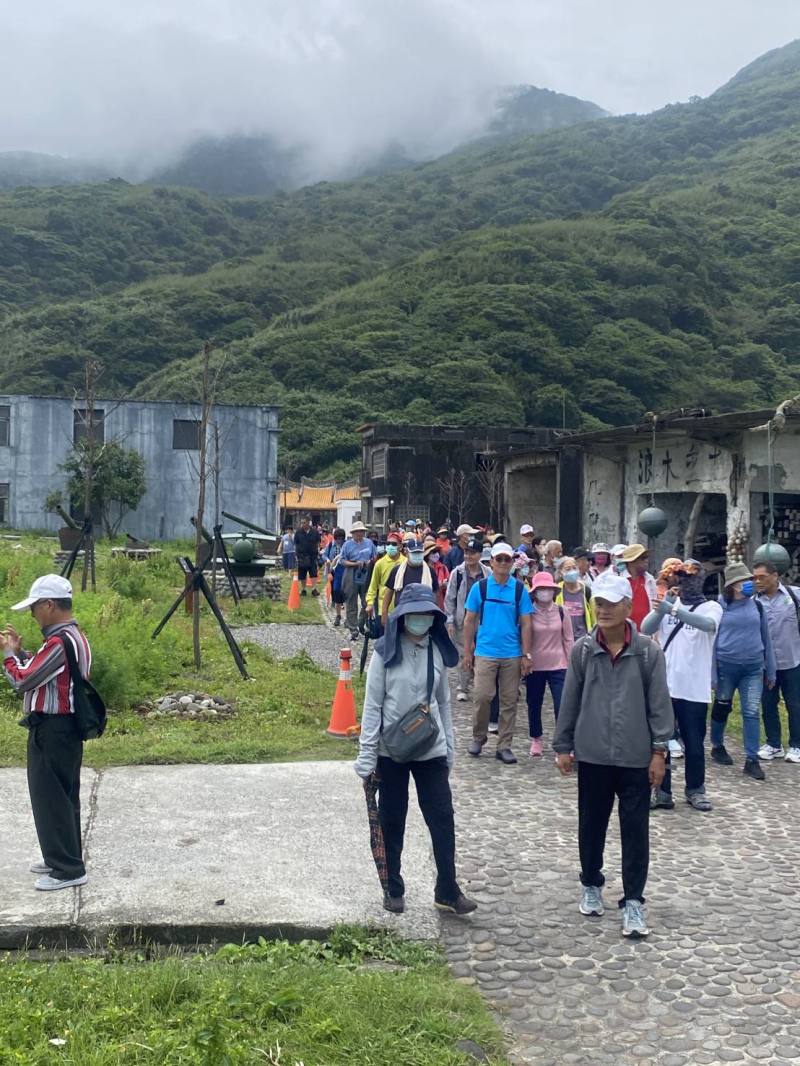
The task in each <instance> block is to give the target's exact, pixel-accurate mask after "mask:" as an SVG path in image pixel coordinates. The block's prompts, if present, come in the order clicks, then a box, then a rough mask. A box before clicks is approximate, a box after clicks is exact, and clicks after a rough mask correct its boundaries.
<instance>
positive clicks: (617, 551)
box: [611, 544, 628, 556]
mask: <svg viewBox="0 0 800 1066" xmlns="http://www.w3.org/2000/svg"><path fill="white" fill-rule="evenodd" d="M627 548H628V545H627V544H615V545H614V547H613V548H612V549H611V554H612V555H615V556H616V555H622V553H623V552H624V551H627Z"/></svg>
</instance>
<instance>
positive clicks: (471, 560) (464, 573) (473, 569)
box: [444, 537, 492, 703]
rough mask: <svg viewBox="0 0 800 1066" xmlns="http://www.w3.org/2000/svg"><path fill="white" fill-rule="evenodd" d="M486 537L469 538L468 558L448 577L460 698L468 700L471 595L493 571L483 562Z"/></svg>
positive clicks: (447, 595) (449, 615)
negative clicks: (466, 627)
mask: <svg viewBox="0 0 800 1066" xmlns="http://www.w3.org/2000/svg"><path fill="white" fill-rule="evenodd" d="M482 552H483V541H482V540H481V538H480V537H476V538H473V539H472V540H469V541H467V543H466V545H465V546H464V562H463V563H461V564H459V565H458V566H457V567H456V568H455V570H453V571H452V573H451V574H450V577H449V578H448V581H447V592H446V593H445V597H444V610H445V615H446V616H447V632H448V635H449V637H450V639H451V640H452V641H453V643H454V644H455V646H456V648H457V649H458V655H459V662H458V673H457V675H456V676H457V681H456V699H457V700H458V701H459V702H460V703H463V702H466V700H467V698H468V696H467V693H468V692H469V688H470V684H471V683H472V672H471V671H469V670H465V668H464V664H463V661H462V660H463V656H464V616H465V614H466V604H467V597H468V596H469V594H470V592H471V591H472V586H473V585H474V584H475V582H476V581H481V580H483V578H486V577H488V576H489V575H490V574H491V572H492V571H491V570H490V568H489V567H488V566H486V565H485V564H484V563H482V562H481V553H482Z"/></svg>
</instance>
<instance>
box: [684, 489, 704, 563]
mask: <svg viewBox="0 0 800 1066" xmlns="http://www.w3.org/2000/svg"><path fill="white" fill-rule="evenodd" d="M705 500H706V494H705V493H704V492H698V494H697V496H695V499H694V503H693V504H692V509H691V511H690V512H689V524H688V525H687V527H686V536H685V537H684V544H683V557H684V559H691V558H692V555H693V554H694V541H695V537H696V536H697V526H698V524H699V522H700V515H701V513H702V511H703V504H704V503H705Z"/></svg>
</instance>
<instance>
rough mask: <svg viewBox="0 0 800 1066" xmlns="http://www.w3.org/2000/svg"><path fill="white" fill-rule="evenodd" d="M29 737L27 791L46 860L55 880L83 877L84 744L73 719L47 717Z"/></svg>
mask: <svg viewBox="0 0 800 1066" xmlns="http://www.w3.org/2000/svg"><path fill="white" fill-rule="evenodd" d="M41 717H42V721H41V722H40V723H38V724H37V725H35V726H34V727H33V728H32V729H31V731H30V733H29V734H28V790H29V792H30V796H31V807H32V808H33V821H34V824H35V825H36V835H37V836H38V837H39V846H40V847H41V849H42V858H43V859H44V861H45V864H46V865H47V866H49V867H50V868H51V869H52V871H53V873H52V875H51V876H52V877H56V878H58V879H59V880H61V881H70V880H72V879H73V878H75V877H83V875H84V874H85V873H86V867H85V866H84V865H83V857H82V850H81V761H82V759H83V741H82V740H81V739H80V737H79V736H78V732H77V730H76V728H75V722H74V721H73V718H72V715H55V714H53V715H50V714H48V715H42V716H41Z"/></svg>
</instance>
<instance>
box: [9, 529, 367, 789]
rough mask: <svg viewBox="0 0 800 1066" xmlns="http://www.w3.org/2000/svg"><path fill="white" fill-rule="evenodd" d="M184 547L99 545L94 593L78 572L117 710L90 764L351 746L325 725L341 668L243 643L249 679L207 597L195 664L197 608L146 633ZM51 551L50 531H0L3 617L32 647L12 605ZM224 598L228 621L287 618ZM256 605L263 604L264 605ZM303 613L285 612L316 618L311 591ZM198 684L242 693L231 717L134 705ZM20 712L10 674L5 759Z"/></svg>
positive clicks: (330, 751)
mask: <svg viewBox="0 0 800 1066" xmlns="http://www.w3.org/2000/svg"><path fill="white" fill-rule="evenodd" d="M17 545H19V546H17ZM181 547H183V546H181ZM178 550H179V549H178V547H176V546H170V545H165V546H164V552H163V554H162V555H161V556H160V557H158V558H156V559H152V560H150V561H148V562H146V563H134V562H131V561H130V560H127V559H125V558H118V559H112V558H111V556H110V548H109V547H108V546H106V545H101V546H100V548H99V550H98V560H97V563H98V566H97V569H98V575H97V576H98V591H97V593H95V594H93V593H91V592H85V593H81V592H80V591H79V590H80V571H77V570H76V572H75V573H74V574H73V577H74V578H75V580H74V582H73V584H74V586H75V587H76V594H75V616H76V617H77V618H78V620H79V621H80V623H81V625H82V626H83V627H84V629H85V630H86V632H87V634H88V636H89V640H90V641H91V643H92V650H93V653H94V667H93V671H92V679H93V681H94V683H95V684H96V685H97V687H98V689H99V690H100V692H102V694H103V697H104V698H105V700H106V703H107V704H108V705H109V708H110V710H111V713H110V715H109V726H108V729H107V731H106V734H105V736H104V737H103V738H102V739H101V740H100V741H93V742H92V743H90V744H87V746H86V750H85V759H86V762H87V764H88V765H91V766H95V767H98V768H101V767H106V766H122V765H133V764H141V763H186V762H219V763H232V762H268V761H272V760H289V759H313V758H320V759H326V758H332V759H339V758H351V757H353V756H354V745H353V743H352V742H347V741H341V740H334V739H333V738H331V737H328V736H327V734H326V733H325V728H326V726H327V724H328V719H329V717H330V707H331V701H332V699H333V693H334V689H335V686H336V677H335V676H334V675H333V674H330V673H328V672H326V671H323V670H320V669H319V668H317V667H315V666H314V664H313V663H312V662H311V661H310V659H308V657H307V656H299V657H298V658H297V659H296V660H294V661H288V662H278V661H276V660H274V659H273V658H272V657H271V656H270V654H269V652H268V651H266V650H264V649H262V648H260V647H258V646H256V645H248V644H245V645H244V651H245V654H246V656H247V660H248V668H249V671H250V673H251V674H252V675H253V679H252V680H251V681H243V680H242V679H241V678H240V675H239V673H238V671H237V669H236V666H235V664H234V662H233V660H232V658H231V656H230V653H229V651H228V648H227V645H226V644H225V641H224V639H223V637H222V635H221V633H220V631H219V628H218V627H217V624H216V622H215V621H214V619H213V618H212V617H211V613H210V611H209V610H208V609H207V608H205V607H204V610H203V622H202V642H203V665H202V668H201V669H200V671H199V672H198V671H195V668H194V663H193V657H192V643H191V623H190V619H189V618H188V616H187V615H186V614H185V613H184V611H183V608H182V607H181V608H180V610H179V611H178V612H176V614H175V615H173V617H172V619H171V620H170V622H169V623H168V624H167V626H166V628H165V629H164V631H163V632H162V633H161V634H160V636H159V637H158V639H157V640H155V641H153V640H151V633H152V632H153V630H154V629H155V627H156V625H157V624H158V622H159V621H160V620H161V618H162V617H163V615H164V614H165V612H166V610H167V608H168V607H169V606H170V604H171V603H172V601H173V600H174V599H175V597H176V596H177V595H178V593H179V592H180V589H181V572H180V570H179V568H178V566H177V564H176V563H175V561H174V556H175V555H176V554H177V553H178ZM184 550H185V548H184ZM53 551H54V542H53V541H48V540H45V539H44V538H41V537H38V538H37V537H32V536H25V537H21V538H20V539H19V541H2V542H0V618H2V619H3V620H7V621H12V622H13V624H14V625H15V626H16V627H17V629H18V630H19V631H20V632H21V633H22V636H23V643H24V646H25V647H26V648H28V649H32V650H35V649H36V648H38V647H39V645H40V644H41V634H40V632H39V630H38V628H37V626H36V624H35V623H34V621H33V619H32V618H31V616H30V615H29V614H28V613H27V612H22V613H21V616H12V615H11V614H10V612H9V611H8V606H9V605H10V604H12V603H14V602H16V601H17V600H20V599H22V597H23V596H25V595H27V592H28V588H29V587H30V584H31V582H32V581H33V579H34V578H35V577H37V576H39V575H40V574H43V573H48V572H50V571H52V569H53V561H52V554H53ZM287 595H288V588H287ZM223 606H224V607H225V608H226V616H227V618H228V621H229V623H230V624H231V625H232V626H235V625H236V624H238V623H239V622H248V623H251V622H253V621H263V620H265V618H268V619H269V620H270V621H275V620H281V621H282V620H283V617H282V615H281V614H280V612H279V610H278V607H277V606H272V605H268V606H267V605H263V604H252V605H251V604H248V605H245V606H243V607H242V608H240V609H239V611H238V612H237V610H236V609H235V608H232V605H231V604H230V603H229V602H228V603H225V601H223ZM280 610H281V611H285V608H282V607H281V608H280ZM259 611H262V612H265V614H264V616H262V617H257V613H258V612H259ZM248 612H249V615H248ZM273 612H274V613H273ZM286 613H287V614H288V612H286ZM296 615H298V616H301V617H299V618H297V617H295V616H290V617H291V618H292V620H293V621H305V622H311V621H315V622H321V616H320V610H319V604H318V602H317V601H316V600H315V599H312V598H311V597H308V598H307V599H306V600H304V601H303V604H302V608H301V610H300V611H298V612H296ZM194 688H197V689H201V690H203V691H207V692H210V693H211V694H212V695H215V696H222V697H223V698H225V699H230V700H233V701H235V703H236V707H237V715H236V717H234V718H232V719H229V720H223V721H212V722H209V721H191V720H189V721H186V720H177V719H170V718H157V719H147V718H143V717H142V716H141V715H139V714H137V713H136V710H135V709H136V707H137V706H139V705H140V704H141V703H142V702H143V701H144V700H147V699H150V698H153V697H158V696H163V695H165V694H166V693H167V692H170V691H174V690H176V689H188V690H189V691H191V690H192V689H194ZM360 689H361V684H360V683H359V682H357V691H359V692H360ZM19 717H20V702H19V700H18V699H17V698H16V697H15V696H14V694H13V693H12V691H11V689H10V687H9V686H8V685H7V684H6V685H2V686H0V766H22V765H24V762H25V743H26V736H27V734H26V732H25V730H23V729H21V728H20V727H19V726H18V725H17V720H18V718H19Z"/></svg>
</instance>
